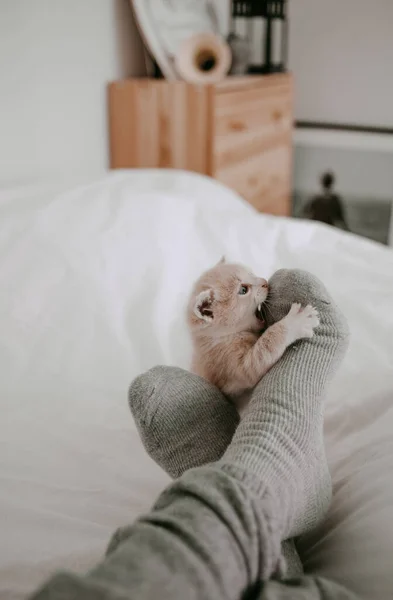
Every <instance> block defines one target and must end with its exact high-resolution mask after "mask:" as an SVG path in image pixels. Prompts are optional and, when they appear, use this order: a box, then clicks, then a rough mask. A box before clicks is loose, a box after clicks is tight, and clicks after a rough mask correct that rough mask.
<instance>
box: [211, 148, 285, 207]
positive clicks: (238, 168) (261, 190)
mask: <svg viewBox="0 0 393 600" xmlns="http://www.w3.org/2000/svg"><path fill="white" fill-rule="evenodd" d="M291 168H292V148H291V146H290V145H289V144H284V145H280V146H277V147H275V148H273V149H271V150H269V151H266V152H262V153H260V154H256V155H253V156H251V157H249V158H247V159H245V160H242V161H240V162H238V163H236V164H233V165H229V166H225V167H222V168H220V169H217V171H216V173H215V177H216V178H217V179H218V180H219V181H221V182H222V183H224V184H225V185H227V186H228V187H230V188H232V189H234V190H236V191H237V192H238V193H239V194H240V195H241V196H243V198H244V199H245V200H247V201H248V202H250V203H251V204H252V205H253V206H254V207H255V208H256V209H257V210H259V211H261V212H269V213H272V214H276V215H289V213H290V195H291Z"/></svg>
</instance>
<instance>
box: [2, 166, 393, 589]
mask: <svg viewBox="0 0 393 600" xmlns="http://www.w3.org/2000/svg"><path fill="white" fill-rule="evenodd" d="M0 213H1V227H0V331H1V337H0V368H1V378H0V402H1V415H2V416H1V420H0V448H1V452H0V478H1V485H0V531H1V534H2V545H1V550H0V597H1V598H2V600H9V599H13V600H14V599H19V598H24V597H25V596H26V594H27V593H28V592H30V591H31V590H32V589H34V588H35V587H36V586H37V585H38V584H39V583H41V582H42V581H43V580H44V579H45V578H46V577H47V576H48V575H49V574H50V573H51V572H52V571H53V570H56V569H58V568H60V567H61V568H67V569H75V570H78V571H84V570H86V569H88V568H89V567H91V566H92V565H93V564H94V563H95V562H96V561H97V560H99V559H100V557H102V555H103V552H104V550H105V547H106V544H107V542H108V540H109V538H110V535H111V534H112V532H113V531H114V530H115V529H116V527H118V526H120V525H124V524H126V523H129V522H131V521H132V520H133V519H134V518H135V517H136V516H137V515H138V514H140V513H141V512H143V511H145V510H147V509H148V508H149V506H150V505H151V503H152V501H153V500H154V498H155V496H156V495H157V494H158V493H159V491H160V490H161V489H162V488H163V486H164V485H165V484H166V482H167V481H168V478H167V476H166V475H165V474H164V473H163V472H162V471H161V470H160V469H159V468H158V467H157V466H156V465H155V464H153V463H152V461H151V460H150V459H149V458H148V456H147V455H146V454H145V452H144V450H143V448H142V445H141V443H140V441H139V439H138V435H137V432H136V429H135V426H134V424H133V421H132V418H131V415H130V413H129V410H128V407H127V388H128V385H129V383H130V381H131V380H132V378H133V377H134V376H136V375H137V374H138V373H140V372H141V371H144V370H145V369H148V368H149V367H151V366H153V365H156V364H159V363H161V364H172V365H178V366H180V367H185V368H187V366H188V363H189V358H190V340H189V338H188V334H187V331H186V327H185V324H184V306H185V301H186V297H187V294H188V291H189V289H190V286H191V284H192V282H193V281H194V279H195V278H196V277H197V276H198V275H199V274H200V272H201V271H202V270H204V269H205V268H207V267H209V266H210V265H212V264H214V262H216V261H217V260H218V259H219V258H220V257H221V256H222V255H223V254H225V255H226V257H227V258H228V259H229V260H236V261H241V262H244V263H246V264H248V265H249V266H250V267H251V268H252V269H254V270H255V271H256V272H257V273H260V274H261V276H264V277H267V276H270V275H271V274H272V273H273V272H274V271H275V270H276V269H278V268H280V267H283V266H285V267H290V268H291V267H300V268H304V269H308V270H310V271H312V272H313V273H315V274H316V275H318V276H319V277H320V278H322V279H323V281H324V282H325V283H326V285H327V287H328V288H329V289H330V291H331V292H332V294H333V295H334V297H335V299H336V301H337V302H338V303H339V305H340V306H341V307H342V309H343V311H344V312H345V314H346V315H347V318H348V320H349V323H350V327H351V330H352V341H351V346H350V350H349V353H348V355H347V358H346V360H345V363H344V365H343V367H342V368H341V370H340V372H339V374H338V375H337V377H336V379H335V381H334V384H333V386H332V387H331V389H330V392H329V397H328V399H327V406H326V445H327V449H328V455H329V461H330V465H331V469H332V473H333V481H334V501H333V504H332V507H331V510H330V513H329V515H328V518H327V520H326V522H325V523H324V524H323V525H322V526H321V527H320V529H319V530H318V531H316V532H313V533H312V534H310V535H309V536H307V538H306V539H305V540H303V542H302V545H301V551H302V556H303V560H304V561H305V565H306V569H307V570H312V571H313V572H318V573H321V574H324V575H327V576H329V577H333V578H335V579H336V580H339V581H341V582H343V583H344V584H346V585H350V586H352V587H353V588H354V589H355V591H361V592H362V594H364V597H373V598H374V599H378V598H381V599H382V598H383V599H386V598H388V597H393V576H391V575H389V573H390V570H391V565H390V560H391V559H390V557H391V556H392V555H393V533H392V528H393V525H392V523H393V490H391V489H390V488H393V486H392V485H391V477H392V474H393V406H392V404H393V252H392V251H391V250H390V249H388V248H385V247H383V246H380V245H378V244H376V243H373V242H370V241H367V240H365V239H362V238H358V237H356V236H353V235H351V234H347V233H342V232H340V231H338V230H334V229H332V228H329V227H327V226H324V225H319V224H313V223H310V222H303V221H300V220H299V221H295V220H292V219H285V218H276V217H272V216H266V215H260V214H258V213H256V212H255V211H254V209H253V208H251V207H250V206H249V205H248V204H246V203H245V202H244V201H242V200H241V199H240V198H239V197H238V196H237V195H236V194H235V193H233V192H232V191H230V190H228V189H227V188H225V187H223V186H222V185H220V184H219V183H217V182H215V181H213V180H211V179H208V178H206V177H202V176H200V175H196V174H190V173H186V172H178V171H117V172H115V173H111V174H108V175H105V176H103V177H102V178H100V179H97V180H95V181H87V182H78V183H77V184H75V182H72V183H68V182H62V183H61V185H49V186H45V187H39V186H38V187H37V186H33V187H30V188H18V189H13V190H11V189H3V190H1V192H0ZM362 561H363V563H364V566H363V565H362ZM359 565H360V566H359ZM358 588H359V589H358ZM367 594H368V595H367Z"/></svg>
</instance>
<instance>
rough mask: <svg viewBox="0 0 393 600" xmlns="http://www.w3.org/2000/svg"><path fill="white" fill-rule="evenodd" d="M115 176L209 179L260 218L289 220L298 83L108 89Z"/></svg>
mask: <svg viewBox="0 0 393 600" xmlns="http://www.w3.org/2000/svg"><path fill="white" fill-rule="evenodd" d="M109 127H110V157H111V168H114V169H116V168H131V167H135V168H141V167H152V168H178V169H187V170H189V171H197V172H198V173H204V174H206V175H210V176H212V177H214V178H216V179H218V180H219V181H221V182H222V183H224V184H226V185H228V186H229V187H231V188H233V189H234V190H236V191H237V192H239V193H240V195H242V196H243V197H244V198H245V199H246V200H248V201H249V202H250V203H251V204H252V205H253V206H255V208H257V209H258V210H260V211H262V212H266V213H271V214H276V215H289V214H290V211H291V171H292V128H293V125H292V77H291V75H289V74H280V75H269V76H253V77H231V78H228V79H226V80H225V81H224V82H222V83H220V84H218V85H215V86H194V85H190V84H187V83H185V82H182V81H179V82H167V81H163V80H155V79H130V80H125V81H119V82H114V83H111V84H110V85H109Z"/></svg>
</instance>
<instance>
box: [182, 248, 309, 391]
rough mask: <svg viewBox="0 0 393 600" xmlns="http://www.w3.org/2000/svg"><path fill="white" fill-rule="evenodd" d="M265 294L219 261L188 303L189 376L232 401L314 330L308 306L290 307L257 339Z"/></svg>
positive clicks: (263, 287)
mask: <svg viewBox="0 0 393 600" xmlns="http://www.w3.org/2000/svg"><path fill="white" fill-rule="evenodd" d="M268 291H269V286H268V282H267V281H266V280H265V279H260V278H258V277H256V276H255V275H254V274H253V273H252V272H251V271H249V270H248V269H247V268H246V267H244V266H242V265H237V264H228V263H225V260H224V259H222V260H221V261H220V262H219V263H218V265H216V266H215V267H213V268H212V269H210V270H209V271H206V272H205V273H204V274H203V275H202V276H201V277H200V278H199V279H198V281H197V282H196V284H195V286H194V289H193V291H192V294H191V297H190V301H189V305H188V311H187V316H188V324H189V328H190V332H191V336H192V340H193V360H192V366H191V370H192V371H193V372H194V373H196V374H197V375H201V376H202V377H204V378H205V379H207V380H208V381H210V382H211V383H213V384H214V385H215V386H217V387H218V388H219V389H221V390H222V392H223V393H224V394H227V395H229V396H231V397H233V398H236V397H239V396H242V395H243V394H244V393H245V392H247V391H249V390H251V389H252V388H254V387H255V385H256V384H257V383H258V381H259V380H260V379H261V377H263V375H264V374H265V373H267V371H268V370H269V369H270V368H271V367H272V366H273V365H274V364H275V363H276V362H277V361H278V360H279V359H280V358H281V356H282V355H283V354H284V352H285V350H286V348H287V347H288V346H290V345H291V344H293V343H294V342H295V341H296V340H300V339H302V338H310V337H312V335H313V329H314V328H315V327H317V326H318V324H319V320H318V314H317V311H316V310H315V309H314V308H313V307H312V306H306V307H305V308H302V307H301V305H300V304H293V305H292V307H291V309H290V311H289V313H288V315H287V316H286V317H284V318H283V319H282V320H281V321H279V322H278V323H275V324H274V325H272V326H271V327H269V328H268V329H266V331H264V333H262V335H261V331H262V330H263V329H264V321H263V318H262V312H261V311H260V310H258V307H259V306H260V305H261V304H262V305H263V303H264V302H265V301H266V298H267V295H268Z"/></svg>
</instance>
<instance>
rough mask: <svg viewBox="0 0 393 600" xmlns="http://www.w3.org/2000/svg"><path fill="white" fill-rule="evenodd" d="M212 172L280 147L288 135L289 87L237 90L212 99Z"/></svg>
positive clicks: (289, 124)
mask: <svg viewBox="0 0 393 600" xmlns="http://www.w3.org/2000/svg"><path fill="white" fill-rule="evenodd" d="M213 122H214V136H213V144H214V150H213V154H214V159H215V160H214V168H215V169H221V168H224V167H226V166H228V165H231V164H233V163H236V162H238V161H239V160H244V159H245V158H247V157H249V156H253V155H255V154H259V153H261V152H263V151H265V150H267V149H269V148H271V147H273V146H276V145H280V144H284V143H285V140H286V139H287V138H288V137H289V136H290V134H291V131H292V96H291V91H290V87H289V86H288V85H286V86H283V89H282V90H281V92H280V93H279V89H277V88H276V87H274V88H273V89H269V88H268V89H267V90H266V91H265V92H264V93H263V94H261V91H260V90H259V89H258V88H257V89H250V90H239V91H236V92H231V93H227V94H222V95H219V96H217V97H216V101H215V106H214V118H213Z"/></svg>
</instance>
